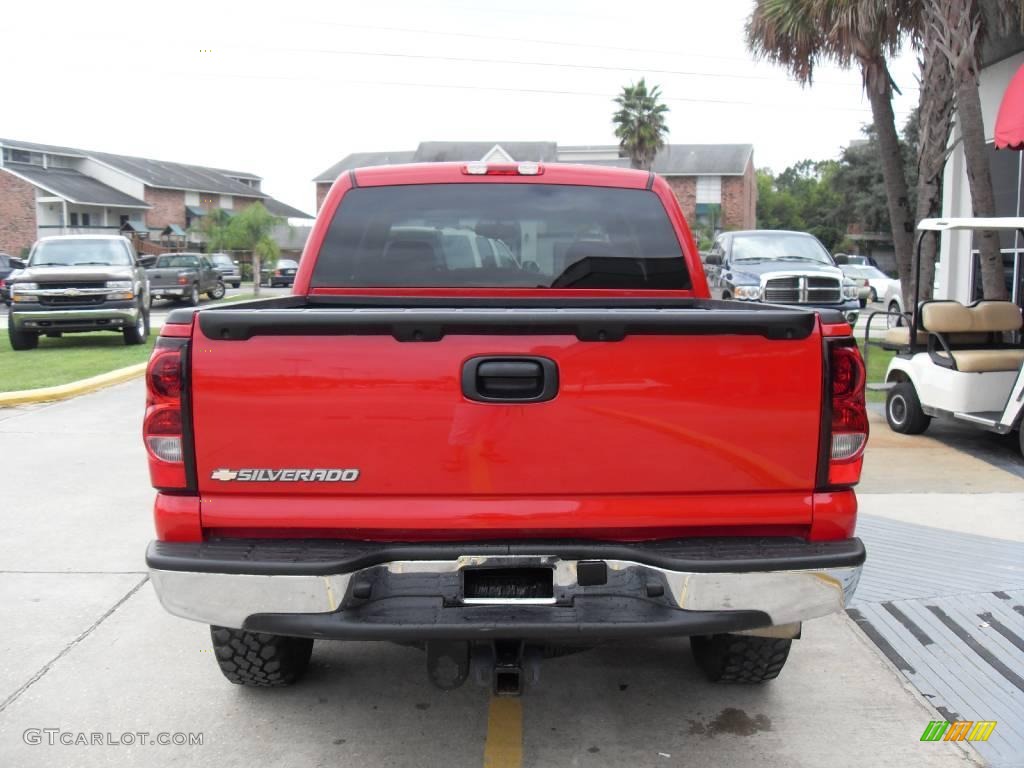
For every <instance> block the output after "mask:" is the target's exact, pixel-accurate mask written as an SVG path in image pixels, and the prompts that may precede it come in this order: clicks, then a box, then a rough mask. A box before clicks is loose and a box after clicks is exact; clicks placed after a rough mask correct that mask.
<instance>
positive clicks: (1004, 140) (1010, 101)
mask: <svg viewBox="0 0 1024 768" xmlns="http://www.w3.org/2000/svg"><path fill="white" fill-rule="evenodd" d="M996 149H1024V66H1021V68H1020V69H1018V70H1017V74H1015V75H1014V76H1013V79H1012V80H1010V85H1009V86H1008V87H1007V89H1006V93H1004V94H1003V103H1002V104H1000V105H999V114H998V116H997V117H996Z"/></svg>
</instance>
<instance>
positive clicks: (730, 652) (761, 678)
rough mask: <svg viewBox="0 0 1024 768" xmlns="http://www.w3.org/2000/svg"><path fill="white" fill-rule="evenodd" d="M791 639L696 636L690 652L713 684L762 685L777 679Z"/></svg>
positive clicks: (691, 643) (746, 636)
mask: <svg viewBox="0 0 1024 768" xmlns="http://www.w3.org/2000/svg"><path fill="white" fill-rule="evenodd" d="M792 644H793V641H792V640H782V639H779V638H776V637H752V636H748V635H728V634H726V635H697V636H694V637H691V638H690V649H691V650H692V651H693V658H694V660H695V661H696V662H697V666H698V667H700V668H701V670H702V671H703V672H704V674H705V675H706V676H707V678H708V680H710V681H711V682H713V683H746V684H751V683H763V682H765V681H766V680H774V679H775V678H776V677H778V676H779V673H780V672H781V671H782V668H783V666H785V664H786V659H787V658H789V649H790V646H792Z"/></svg>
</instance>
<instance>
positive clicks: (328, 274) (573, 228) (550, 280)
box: [311, 183, 691, 290]
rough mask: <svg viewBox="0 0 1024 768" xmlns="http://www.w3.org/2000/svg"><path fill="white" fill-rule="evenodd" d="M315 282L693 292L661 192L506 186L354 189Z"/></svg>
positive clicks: (316, 271) (317, 285) (327, 244)
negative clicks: (688, 290) (659, 195)
mask: <svg viewBox="0 0 1024 768" xmlns="http://www.w3.org/2000/svg"><path fill="white" fill-rule="evenodd" d="M311 284H312V287H314V288H322V287H344V286H353V287H375V286H387V287H481V288H491V287H494V288H509V287H511V288H590V289H593V288H597V289H603V288H607V289H638V290H643V289H651V290H674V289H686V288H690V287H691V283H690V275H689V273H688V271H687V269H686V262H685V260H684V258H683V252H682V247H681V246H680V243H679V239H678V238H677V237H676V234H675V231H674V230H673V228H672V225H671V223H670V221H669V218H668V213H667V212H666V211H665V208H664V206H663V205H662V204H661V200H659V199H658V197H657V195H656V194H655V193H653V192H651V191H648V190H633V189H616V188H604V187H583V186H570V185H556V184H501V183H493V184H413V185H407V186H391V187H361V188H356V189H351V190H349V191H348V192H346V194H345V196H344V197H343V198H342V199H341V204H340V205H339V206H338V210H337V212H336V213H335V215H334V219H333V220H332V221H331V224H330V227H329V229H328V232H327V236H326V238H325V239H324V243H323V245H322V247H321V249H320V253H319V255H318V257H317V260H316V266H315V268H314V270H313V275H312V283H311Z"/></svg>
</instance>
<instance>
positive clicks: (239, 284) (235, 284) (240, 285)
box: [231, 283, 242, 288]
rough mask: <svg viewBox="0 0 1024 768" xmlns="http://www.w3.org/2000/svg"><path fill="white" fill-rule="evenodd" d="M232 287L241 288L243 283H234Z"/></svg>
mask: <svg viewBox="0 0 1024 768" xmlns="http://www.w3.org/2000/svg"><path fill="white" fill-rule="evenodd" d="M231 287H232V288H241V287H242V284H241V283H232V284H231Z"/></svg>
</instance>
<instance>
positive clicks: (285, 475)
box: [210, 469, 359, 483]
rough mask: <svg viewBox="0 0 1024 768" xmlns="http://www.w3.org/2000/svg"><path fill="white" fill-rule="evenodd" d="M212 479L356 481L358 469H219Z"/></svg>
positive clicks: (247, 481) (299, 481)
mask: <svg viewBox="0 0 1024 768" xmlns="http://www.w3.org/2000/svg"><path fill="white" fill-rule="evenodd" d="M210 479H211V480H219V481H221V482H222V483H229V482H231V481H235V482H239V483H354V482H355V481H356V480H358V479H359V470H358V469H218V470H216V471H214V472H213V473H211V474H210Z"/></svg>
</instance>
